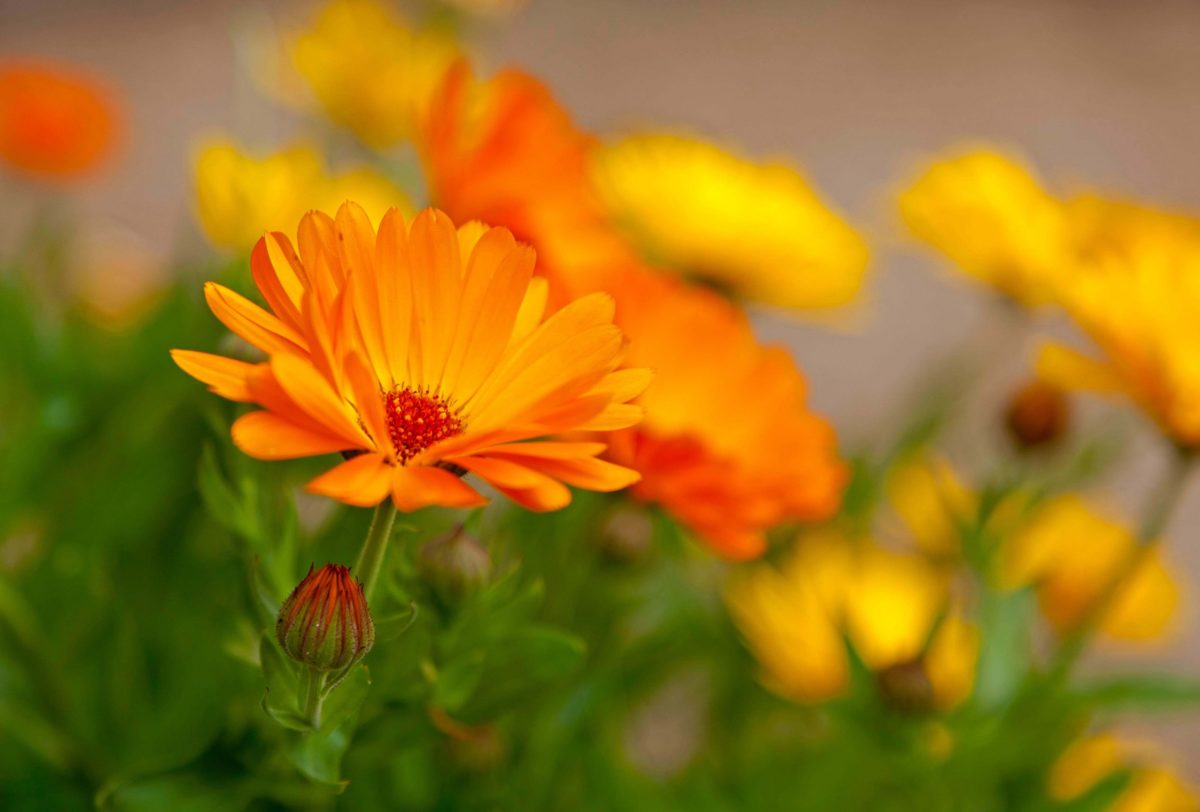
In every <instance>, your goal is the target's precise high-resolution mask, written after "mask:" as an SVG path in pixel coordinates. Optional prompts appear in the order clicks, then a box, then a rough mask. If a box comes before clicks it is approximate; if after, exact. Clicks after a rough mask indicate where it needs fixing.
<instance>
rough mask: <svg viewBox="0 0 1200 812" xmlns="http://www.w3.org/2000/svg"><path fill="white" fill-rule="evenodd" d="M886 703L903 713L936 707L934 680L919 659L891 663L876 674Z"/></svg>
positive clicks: (921, 711)
mask: <svg viewBox="0 0 1200 812" xmlns="http://www.w3.org/2000/svg"><path fill="white" fill-rule="evenodd" d="M875 679H876V682H877V684H878V686H879V695H880V696H882V697H883V701H884V704H886V705H887V706H888V707H889V708H891V709H892V710H895V711H900V712H901V713H924V712H926V711H929V710H932V709H933V707H934V702H935V700H934V693H933V682H932V681H931V680H930V679H929V672H927V671H926V670H925V664H924V663H922V662H921V661H920V660H919V659H917V660H908V661H906V662H902V663H896V664H895V665H890V666H888V667H887V668H885V669H883V670H882V671H880V672H879V673H878V674H876V675H875Z"/></svg>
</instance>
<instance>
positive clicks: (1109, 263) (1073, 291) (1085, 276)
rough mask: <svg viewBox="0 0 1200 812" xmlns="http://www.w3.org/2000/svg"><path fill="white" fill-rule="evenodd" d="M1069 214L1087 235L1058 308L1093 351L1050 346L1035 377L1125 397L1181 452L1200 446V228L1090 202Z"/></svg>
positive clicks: (1179, 220)
mask: <svg viewBox="0 0 1200 812" xmlns="http://www.w3.org/2000/svg"><path fill="white" fill-rule="evenodd" d="M1072 211H1073V212H1075V213H1076V214H1077V215H1078V217H1079V220H1080V221H1081V223H1080V224H1079V226H1078V227H1079V230H1080V232H1081V233H1082V234H1085V235H1089V236H1088V238H1086V239H1082V240H1081V242H1082V245H1083V246H1084V247H1083V249H1082V250H1081V257H1080V260H1079V261H1078V262H1077V263H1076V265H1075V266H1074V268H1073V270H1072V273H1071V274H1070V275H1069V277H1068V278H1066V279H1064V280H1063V281H1062V283H1061V284H1060V285H1059V286H1058V289H1057V302H1058V304H1059V305H1060V306H1061V307H1062V309H1063V310H1064V311H1065V312H1066V314H1067V315H1068V316H1069V317H1070V318H1071V320H1072V321H1074V323H1075V324H1076V325H1077V326H1078V327H1079V328H1080V330H1082V331H1083V332H1084V333H1085V334H1086V335H1087V336H1088V338H1090V339H1091V341H1092V343H1093V344H1094V346H1095V348H1096V349H1097V350H1098V353H1097V354H1095V355H1089V354H1085V353H1082V352H1078V351H1076V350H1073V349H1070V348H1068V347H1065V346H1063V345H1060V344H1050V345H1048V346H1046V347H1044V348H1043V350H1042V352H1041V354H1040V356H1039V358H1038V373H1039V375H1040V376H1041V377H1043V378H1045V379H1046V380H1049V381H1051V382H1053V383H1056V384H1058V385H1060V386H1062V387H1063V388H1065V389H1071V390H1081V391H1091V392H1099V393H1105V394H1116V395H1122V396H1125V397H1127V398H1129V399H1130V400H1131V401H1133V403H1135V404H1136V405H1137V406H1139V407H1140V408H1141V409H1142V410H1143V411H1144V412H1145V413H1146V414H1147V415H1149V416H1150V417H1151V418H1152V419H1153V420H1154V421H1155V423H1157V424H1158V426H1159V427H1160V428H1161V430H1162V431H1163V432H1164V433H1165V434H1166V435H1167V436H1168V437H1169V438H1171V439H1172V440H1173V441H1174V442H1175V443H1177V444H1178V445H1180V446H1183V447H1187V448H1192V447H1196V446H1198V445H1200V366H1198V365H1197V363H1196V359H1197V358H1200V329H1197V324H1200V223H1198V222H1197V221H1195V220H1192V219H1190V218H1185V217H1182V216H1180V215H1176V214H1170V213H1166V212H1154V211H1153V210H1149V209H1145V208H1141V207H1134V206H1129V205H1125V204H1111V205H1107V206H1106V205H1104V204H1103V203H1102V202H1101V201H1099V200H1097V199H1095V198H1086V199H1083V200H1082V201H1081V202H1079V203H1078V204H1077V205H1076V206H1074V207H1072Z"/></svg>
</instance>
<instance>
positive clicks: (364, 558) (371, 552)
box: [354, 499, 396, 604]
mask: <svg viewBox="0 0 1200 812" xmlns="http://www.w3.org/2000/svg"><path fill="white" fill-rule="evenodd" d="M395 521H396V507H395V506H394V505H393V504H392V500H390V499H384V500H383V501H382V502H380V503H379V507H377V508H375V516H374V517H373V518H372V519H371V529H370V530H368V531H367V540H366V541H364V542H363V546H362V550H361V551H360V552H359V554H358V561H357V562H355V564H354V574H355V576H356V577H357V578H358V580H360V581H362V585H363V595H364V596H365V597H366V599H367V603H368V604H370V602H371V595H372V594H374V592H375V582H376V581H378V580H379V573H380V572H381V571H382V570H383V563H384V561H385V560H386V559H387V548H388V541H389V539H391V537H392V524H393V522H395Z"/></svg>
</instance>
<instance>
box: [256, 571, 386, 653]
mask: <svg viewBox="0 0 1200 812" xmlns="http://www.w3.org/2000/svg"><path fill="white" fill-rule="evenodd" d="M275 636H276V638H278V640H279V645H280V646H282V647H283V650H284V651H285V652H286V653H287V654H288V656H289V657H291V658H292V659H294V660H296V661H297V662H300V663H303V664H304V665H307V666H309V667H310V668H315V669H317V670H318V671H336V670H340V669H342V668H346V667H347V666H350V665H353V664H354V663H356V662H358V661H359V660H361V659H362V658H363V657H365V656H366V654H367V652H368V651H370V650H371V646H372V644H374V642H375V624H374V623H373V622H372V621H371V612H370V610H369V609H368V608H367V600H366V598H365V597H364V596H363V592H362V584H360V583H359V582H358V581H356V580H355V579H354V578H353V577H351V575H350V568H349V567H343V566H341V565H338V564H326V565H325V566H323V567H321V569H319V570H316V571H315V572H314V571H313V569H312V567H309V569H308V575H306V576H305V577H304V580H303V581H301V582H300V583H299V585H297V586H296V588H295V589H293V590H292V594H291V595H288V598H287V600H286V601H284V602H283V606H282V607H281V608H280V610H279V620H278V621H277V622H276V623H275Z"/></svg>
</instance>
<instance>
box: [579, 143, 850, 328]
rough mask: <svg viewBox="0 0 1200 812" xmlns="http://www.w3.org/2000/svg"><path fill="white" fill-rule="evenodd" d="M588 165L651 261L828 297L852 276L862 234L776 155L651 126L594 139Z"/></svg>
mask: <svg viewBox="0 0 1200 812" xmlns="http://www.w3.org/2000/svg"><path fill="white" fill-rule="evenodd" d="M594 175H595V179H596V183H597V186H598V188H599V190H600V193H601V196H602V198H603V200H604V201H605V203H606V205H607V206H608V208H609V209H610V211H611V212H612V214H613V216H614V218H615V219H616V221H617V222H618V224H619V225H621V226H623V227H624V228H625V229H627V230H628V232H629V233H630V235H631V236H632V237H633V238H634V239H635V240H636V241H637V242H638V243H639V244H640V245H641V246H642V247H643V249H644V250H645V252H646V253H647V254H648V256H649V257H650V259H651V260H652V261H654V262H656V263H659V264H662V265H664V266H667V267H671V268H675V269H677V270H679V271H680V272H682V273H685V274H687V275H689V276H693V277H696V278H699V279H703V280H705V281H707V282H710V283H712V284H714V285H716V286H717V287H719V288H721V289H723V290H725V291H727V292H731V293H733V294H734V295H736V296H739V297H744V298H747V299H751V300H754V301H757V302H761V303H764V304H769V305H774V306H777V307H787V308H812V307H831V306H835V305H841V304H844V303H846V302H847V301H849V300H851V299H852V298H853V297H854V296H855V294H856V293H857V292H858V290H859V288H860V286H861V284H862V279H863V274H864V273H865V271H866V266H867V260H868V251H867V247H866V245H865V243H864V242H863V240H862V238H861V237H860V236H859V235H858V234H856V233H855V232H854V231H853V230H852V229H851V228H850V227H849V226H848V225H847V224H846V223H845V222H844V221H843V220H842V219H841V218H839V217H838V216H837V215H836V214H834V213H833V212H832V211H830V209H829V208H828V207H827V206H826V205H825V204H824V203H823V202H822V201H821V199H820V198H819V197H818V196H817V194H816V192H814V190H813V189H812V187H811V186H810V185H809V184H808V182H807V181H806V180H805V179H804V177H803V176H802V175H801V174H800V173H799V172H797V171H796V170H795V169H794V168H793V167H791V166H789V165H787V164H785V163H781V162H776V163H762V164H760V163H755V162H753V161H749V160H746V159H744V158H741V157H739V156H737V155H734V154H732V153H729V152H726V151H725V150H723V149H721V148H719V147H717V146H715V145H712V144H709V143H706V142H704V141H700V140H696V139H692V138H684V137H681V136H676V135H667V134H660V133H654V134H646V135H637V136H632V137H628V138H625V139H623V140H620V141H617V142H615V143H613V144H610V145H605V146H601V147H599V148H598V150H597V153H596V156H595V161H594Z"/></svg>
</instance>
